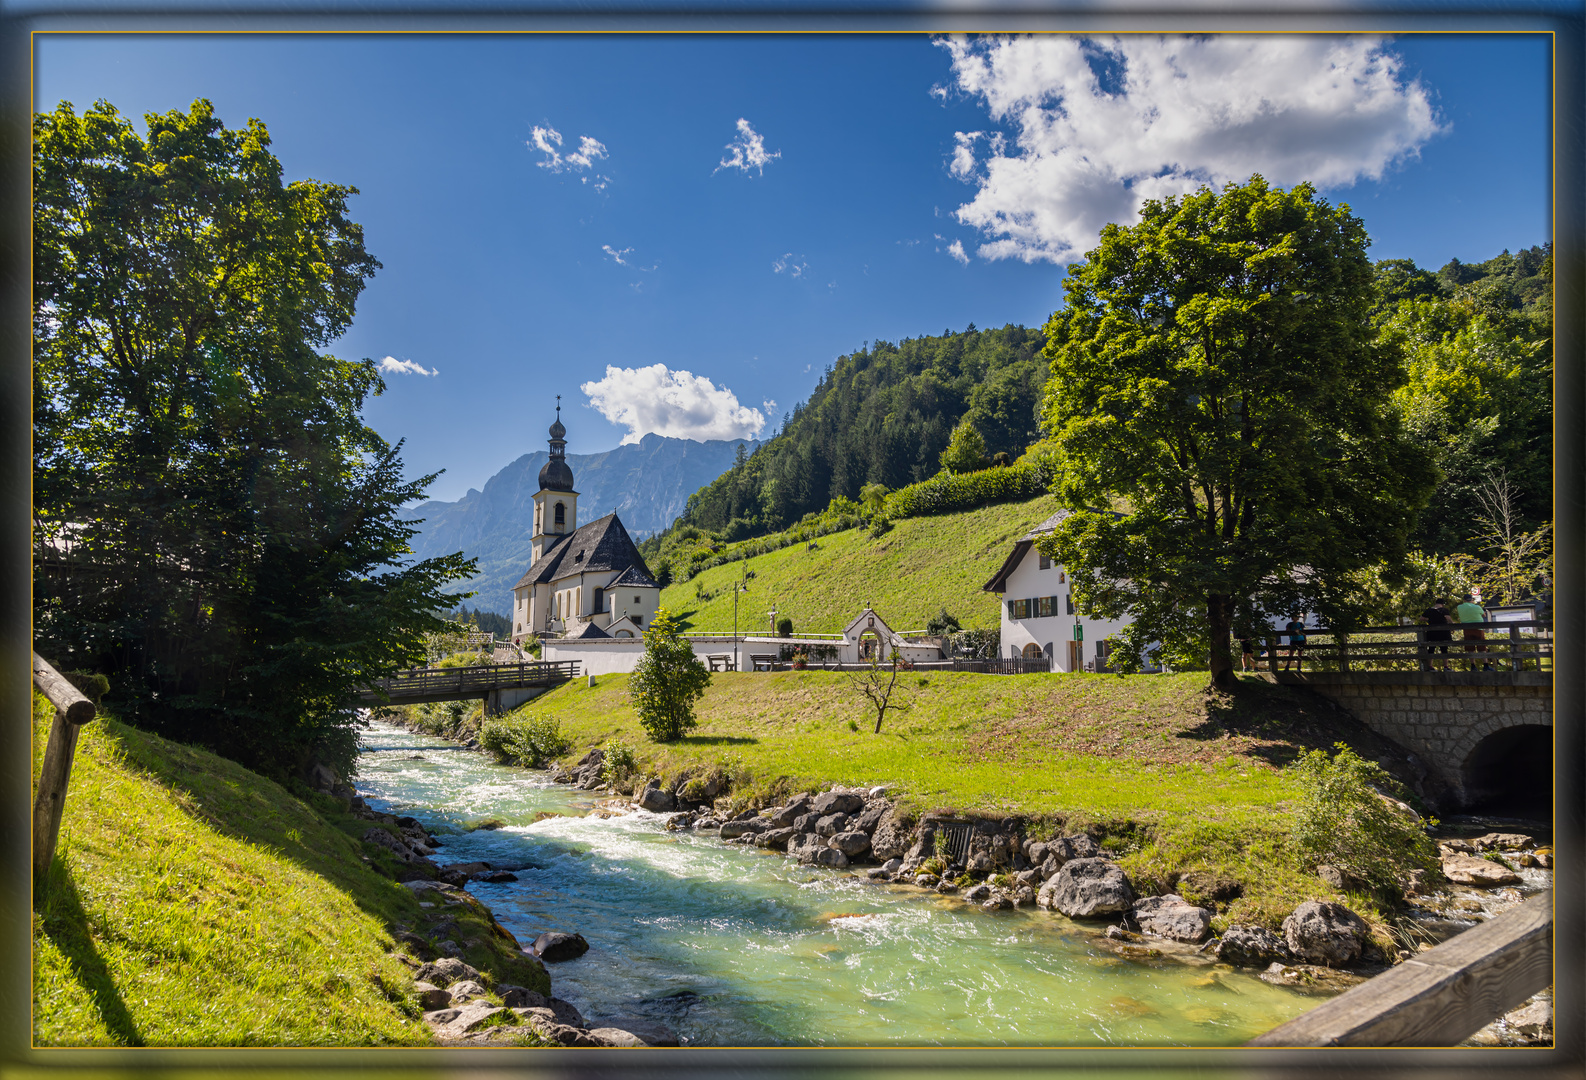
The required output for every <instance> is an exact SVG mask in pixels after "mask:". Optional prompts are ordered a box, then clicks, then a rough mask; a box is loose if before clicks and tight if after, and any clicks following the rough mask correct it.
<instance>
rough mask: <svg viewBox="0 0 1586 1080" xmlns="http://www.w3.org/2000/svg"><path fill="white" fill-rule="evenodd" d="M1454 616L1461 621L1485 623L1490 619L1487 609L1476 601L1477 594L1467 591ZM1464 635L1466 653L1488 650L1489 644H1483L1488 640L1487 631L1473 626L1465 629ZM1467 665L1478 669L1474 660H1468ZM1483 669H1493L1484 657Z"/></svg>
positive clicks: (1472, 668)
mask: <svg viewBox="0 0 1586 1080" xmlns="http://www.w3.org/2000/svg"><path fill="white" fill-rule="evenodd" d="M1454 618H1456V619H1458V620H1459V621H1460V622H1461V623H1484V622H1487V621H1488V620H1487V609H1486V608H1484V607H1482V606H1481V605H1480V604H1478V603H1477V602H1476V598H1475V596H1473V595H1472V594H1470V593H1466V594H1465V602H1464V603H1462V604H1460V605H1459V607H1457V608H1455V609H1454ZM1464 635H1465V642H1466V644H1465V652H1466V653H1473V652H1482V653H1484V652H1486V651H1487V646H1486V645H1483V644H1481V642H1484V641H1486V640H1487V631H1485V630H1480V629H1477V628H1475V627H1471V628H1470V629H1467V630H1465V631H1464ZM1465 666H1466V667H1467V668H1469V669H1470V670H1471V671H1474V670H1476V663H1475V661H1474V660H1467V661H1466V663H1465ZM1481 669H1482V670H1483V671H1491V670H1492V665H1491V664H1490V663H1487V662H1486V660H1485V659H1483V661H1482V665H1481Z"/></svg>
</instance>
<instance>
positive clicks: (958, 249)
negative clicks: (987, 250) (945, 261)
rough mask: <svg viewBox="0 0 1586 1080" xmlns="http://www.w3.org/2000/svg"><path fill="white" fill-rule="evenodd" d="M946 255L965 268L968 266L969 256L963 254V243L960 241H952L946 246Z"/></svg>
mask: <svg viewBox="0 0 1586 1080" xmlns="http://www.w3.org/2000/svg"><path fill="white" fill-rule="evenodd" d="M947 253H948V254H949V255H951V256H952V257H953V258H955V259H957V260H958V261H959V262H961V263H963V264H964V265H965V266H968V265H969V256H968V255H965V254H964V242H963V241H962V240H954V241H953V242H952V243H951V244H948V245H947Z"/></svg>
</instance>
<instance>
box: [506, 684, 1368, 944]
mask: <svg viewBox="0 0 1586 1080" xmlns="http://www.w3.org/2000/svg"><path fill="white" fill-rule="evenodd" d="M899 697H900V698H903V699H905V700H906V702H907V703H908V704H909V705H910V706H911V707H910V708H909V710H908V711H907V712H905V713H902V714H900V715H892V714H889V715H888V717H887V719H886V720H885V722H884V724H883V727H882V730H881V733H880V734H879V735H877V734H873V733H872V729H873V728H874V723H875V718H874V714H873V713H867V712H866V710H865V707H864V703H863V701H862V699H861V698H860V697H859V695H858V694H857V693H856V692H855V691H854V689H853V687H852V684H851V681H850V676H847V675H843V674H839V673H836V672H821V671H807V672H778V673H775V674H749V673H736V674H735V673H726V674H717V675H715V676H713V677H712V681H711V685H710V689H709V690H708V691H707V693H706V695H705V697H704V698H703V699H702V700H701V702H700V705H699V711H698V715H699V718H700V724H699V727H698V728H697V729H696V730H695V731H694V732H693V733H691V734H690V735H689V736H687V737H685V738H683V739H681V740H679V741H678V742H676V743H672V744H669V745H657V744H655V743H651V742H649V741H648V739H647V738H646V736H645V734H644V732H643V730H642V729H641V728H640V726H639V724H638V722H637V719H636V717H635V715H634V712H633V709H632V707H631V705H630V703H629V698H628V693H627V676H622V675H610V676H602V677H600V678H598V679H597V680H596V685H595V686H594V687H593V688H591V687H589V686H587V685H586V684H583V683H574V684H570V685H568V686H565V687H562V688H560V689H558V690H555V691H553V692H552V693H550V694H547V695H545V696H544V697H542V698H539V699H537V700H536V701H535V702H534V703H533V704H532V705H530V706H527V707H526V708H527V709H529V710H531V711H533V712H534V713H536V714H541V715H549V716H553V717H555V718H557V719H558V720H559V721H560V723H561V725H562V728H563V730H564V732H566V733H567V734H569V735H570V736H572V738H573V741H574V746H573V749H572V750H571V751H570V753H569V754H568V755H567V760H570V761H571V760H576V759H577V758H578V757H579V756H581V755H582V754H583V753H584V752H585V751H586V750H587V749H588V748H590V747H593V746H597V745H601V744H602V743H604V742H605V741H606V740H608V739H613V738H615V739H620V740H622V741H624V742H627V743H628V744H629V745H631V746H633V747H635V748H636V749H637V750H638V751H639V754H640V757H641V759H646V758H647V759H648V760H647V761H646V762H645V764H646V767H647V768H648V769H649V770H650V771H651V772H652V773H653V774H658V775H662V776H666V775H676V774H678V773H680V772H683V771H688V772H690V773H693V774H700V773H710V772H715V773H719V774H723V775H725V776H727V777H730V778H732V779H733V781H734V790H735V792H737V793H738V797H739V798H740V799H754V798H757V797H758V798H765V797H769V796H770V795H772V794H784V793H786V791H788V790H795V789H798V788H801V787H804V786H806V785H811V784H815V783H819V782H821V781H830V782H836V783H841V784H852V785H866V786H869V785H876V784H887V785H892V786H893V788H894V790H895V792H896V793H897V794H899V795H901V796H903V797H904V798H905V799H907V800H908V801H909V802H910V803H911V804H913V805H914V806H915V807H916V808H917V809H920V810H931V809H937V808H942V807H951V808H956V809H960V810H972V811H978V812H983V813H987V812H989V813H999V814H1011V813H1019V814H1025V815H1031V816H1034V817H1038V818H1049V819H1056V818H1061V819H1063V820H1064V821H1065V822H1066V823H1067V824H1068V825H1070V826H1075V825H1084V824H1094V825H1098V826H1099V827H1101V828H1102V829H1103V830H1104V831H1106V832H1108V833H1109V835H1110V837H1111V839H1110V840H1109V843H1110V844H1111V846H1112V847H1113V850H1114V851H1115V852H1116V853H1117V854H1119V855H1120V856H1122V861H1123V865H1124V866H1125V868H1126V869H1128V871H1129V872H1130V873H1131V874H1132V875H1137V876H1139V877H1141V878H1143V879H1153V880H1156V881H1158V882H1165V883H1171V882H1172V881H1173V880H1174V877H1175V875H1179V874H1182V873H1185V872H1189V871H1192V870H1205V871H1210V872H1212V873H1213V874H1215V875H1220V876H1224V877H1228V878H1232V879H1233V880H1235V881H1237V882H1238V883H1239V884H1240V885H1241V886H1242V887H1243V889H1244V896H1243V898H1242V899H1240V900H1237V901H1235V902H1234V905H1233V907H1231V908H1230V909H1229V910H1228V911H1227V912H1225V914H1224V916H1223V917H1224V918H1225V919H1226V920H1228V921H1250V920H1253V921H1260V922H1265V923H1270V924H1273V925H1275V924H1276V922H1277V921H1278V920H1280V919H1281V918H1282V916H1283V915H1285V914H1287V913H1288V912H1289V911H1292V910H1293V909H1294V907H1295V905H1296V904H1297V903H1299V902H1300V901H1301V900H1303V899H1306V898H1308V897H1312V896H1314V897H1318V898H1332V897H1334V895H1335V894H1334V893H1333V892H1332V891H1331V890H1330V889H1328V887H1327V886H1325V885H1324V884H1322V883H1321V882H1320V881H1319V880H1318V879H1316V878H1314V877H1311V876H1309V875H1304V874H1301V873H1299V872H1298V871H1297V870H1295V869H1293V868H1292V867H1291V865H1290V863H1289V861H1288V860H1287V858H1286V857H1285V855H1284V850H1285V846H1286V836H1287V832H1288V810H1287V806H1286V803H1287V801H1288V800H1289V799H1291V798H1292V797H1293V796H1294V794H1295V788H1294V786H1293V783H1292V782H1291V780H1290V778H1289V776H1288V775H1287V773H1285V772H1284V771H1283V769H1282V766H1283V765H1284V764H1286V763H1287V762H1289V761H1292V760H1293V759H1294V758H1295V757H1296V756H1297V755H1298V754H1299V753H1301V752H1303V751H1304V750H1306V749H1310V748H1315V747H1331V746H1332V744H1333V743H1334V742H1336V741H1346V742H1349V743H1351V744H1352V745H1354V746H1355V747H1356V749H1357V750H1358V751H1359V752H1360V753H1362V754H1363V755H1365V756H1367V757H1368V758H1371V759H1378V758H1385V757H1393V756H1394V755H1395V751H1394V748H1393V747H1392V746H1391V744H1388V743H1385V742H1383V741H1382V740H1380V739H1378V738H1377V737H1375V736H1374V735H1372V734H1371V733H1370V732H1369V731H1368V730H1366V729H1365V728H1364V727H1362V726H1361V725H1359V724H1358V723H1356V722H1355V721H1354V720H1353V719H1351V718H1350V717H1348V716H1347V714H1344V713H1342V712H1340V711H1339V710H1336V709H1334V708H1333V707H1332V706H1330V705H1329V704H1327V703H1326V702H1325V701H1323V700H1321V699H1319V698H1315V697H1312V696H1310V695H1308V694H1306V693H1305V692H1304V691H1297V690H1293V689H1290V688H1286V687H1280V686H1275V685H1273V684H1270V683H1266V682H1263V681H1259V680H1255V679H1250V680H1246V681H1242V682H1241V684H1240V685H1239V687H1238V689H1237V691H1236V692H1234V693H1231V694H1218V693H1212V692H1209V691H1208V690H1207V686H1206V676H1205V674H1204V673H1201V674H1196V673H1188V674H1181V675H1172V676H1160V675H1158V676H1150V675H1141V676H1130V677H1122V676H1116V675H1025V676H1017V677H1006V676H995V675H978V674H970V673H954V672H940V673H933V674H930V675H919V674H915V675H911V676H910V677H909V678H908V680H907V681H906V682H905V683H904V690H903V692H902V693H901V694H900V695H899ZM778 789H781V790H780V791H778ZM1359 903H1361V904H1363V905H1364V908H1365V909H1368V910H1369V909H1370V907H1371V904H1370V902H1369V901H1365V900H1362V901H1359ZM1355 910H1357V911H1359V910H1362V907H1356V908H1355Z"/></svg>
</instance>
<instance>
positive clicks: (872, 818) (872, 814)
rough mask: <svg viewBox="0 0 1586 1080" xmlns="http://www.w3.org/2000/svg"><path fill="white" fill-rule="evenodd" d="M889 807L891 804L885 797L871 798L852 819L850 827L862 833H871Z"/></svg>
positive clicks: (890, 807)
mask: <svg viewBox="0 0 1586 1080" xmlns="http://www.w3.org/2000/svg"><path fill="white" fill-rule="evenodd" d="M891 809H892V806H891V804H890V803H888V802H887V801H886V800H885V799H873V800H872V801H870V802H868V803H866V804H865V808H864V810H863V811H861V812H860V814H859V816H858V817H857V818H855V819H854V823H853V825H852V828H855V829H858V830H859V831H860V832H862V833H873V832H875V831H876V826H877V825H879V824H881V819H882V818H883V817H885V816H886V813H887V811H888V810H891Z"/></svg>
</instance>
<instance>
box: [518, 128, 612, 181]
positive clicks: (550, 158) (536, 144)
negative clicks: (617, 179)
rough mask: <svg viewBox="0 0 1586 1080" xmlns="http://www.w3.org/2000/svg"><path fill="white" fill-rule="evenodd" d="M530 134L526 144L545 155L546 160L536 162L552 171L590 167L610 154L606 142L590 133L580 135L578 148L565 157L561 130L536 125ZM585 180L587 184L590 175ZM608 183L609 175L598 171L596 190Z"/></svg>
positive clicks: (577, 169)
mask: <svg viewBox="0 0 1586 1080" xmlns="http://www.w3.org/2000/svg"><path fill="white" fill-rule="evenodd" d="M529 134H530V135H531V136H532V138H530V139H529V141H528V143H527V144H526V145H528V146H530V147H532V148H533V149H535V150H538V151H539V152H540V153H542V154H544V155H545V160H544V161H541V162H537V163H536V164H538V165H539V167H540V168H542V169H550V170H551V171H552V172H563V171H565V170H567V169H572V170H573V171H575V172H577V171H579V170H581V169H588V168H590V167H591V166H593V165H594V163H595V162H596V161H597V160H598V159H600V158H603V157H608V156H609V155H608V154H607V153H606V146H605V144H604V143H602V142H601V141H600V140H599V139H592V138H590V137H589V136H588V135H580V136H579V137H578V149H577V150H574V151H573V152H572V153H570V154H568V155H566V156H565V157H564V156H563V155H562V152H561V150H560V149H558V148H559V147H560V146H561V145H562V133H561V132H560V131H557V130H556V129H555V128H553V127H550V126H546V127H538V126H536V127H535V128H534V129H533V130H532V131H530V133H529ZM583 182H584V183H586V184H587V183H588V182H589V177H587V176H586V177H583ZM607 183H608V178H607V177H604V176H601V175H599V174H598V173H597V174H596V175H595V190H596V191H601V190H604V188H605V186H606V184H607Z"/></svg>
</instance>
